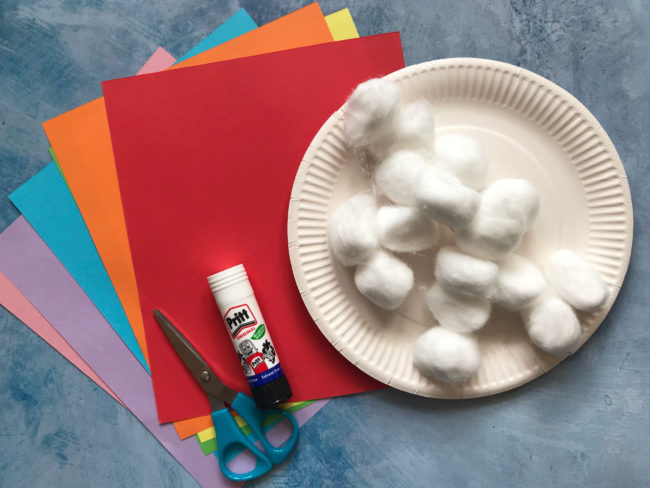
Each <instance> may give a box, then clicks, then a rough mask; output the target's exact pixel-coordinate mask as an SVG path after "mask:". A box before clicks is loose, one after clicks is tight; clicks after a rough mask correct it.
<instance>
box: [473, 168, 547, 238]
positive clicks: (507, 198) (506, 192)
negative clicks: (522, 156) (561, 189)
mask: <svg viewBox="0 0 650 488" xmlns="http://www.w3.org/2000/svg"><path fill="white" fill-rule="evenodd" d="M481 206H483V207H484V208H485V209H486V211H489V213H491V214H492V215H499V216H502V217H509V218H512V219H515V220H519V221H520V222H521V223H522V224H523V226H524V230H528V229H529V228H530V227H531V226H532V225H533V223H534V222H535V219H536V218H537V214H538V213H539V194H538V193H537V190H536V189H535V187H534V186H533V185H532V183H530V182H529V181H527V180H522V179H517V178H504V179H502V180H497V181H495V182H494V183H492V184H491V185H490V186H488V187H487V188H486V189H485V191H484V192H483V193H482V195H481Z"/></svg>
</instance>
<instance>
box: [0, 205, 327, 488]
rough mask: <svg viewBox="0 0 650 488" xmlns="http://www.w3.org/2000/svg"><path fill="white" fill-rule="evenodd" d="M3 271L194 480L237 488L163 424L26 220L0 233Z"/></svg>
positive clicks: (244, 463) (104, 327) (131, 363)
mask: <svg viewBox="0 0 650 488" xmlns="http://www.w3.org/2000/svg"><path fill="white" fill-rule="evenodd" d="M0 271H2V272H3V273H4V274H5V275H6V276H7V277H8V278H9V280H11V282H12V283H13V284H14V285H15V286H16V287H17V288H18V289H19V290H20V291H21V293H22V294H23V295H25V297H26V298H27V299H28V300H29V301H30V302H31V303H32V304H33V305H34V306H35V307H36V308H37V309H38V310H39V311H40V312H41V313H42V314H43V316H44V317H45V318H46V319H47V320H48V321H49V322H50V323H51V324H52V325H53V326H54V327H55V328H56V329H57V330H58V331H59V333H60V334H61V335H62V336H63V338H64V339H65V340H66V341H67V342H68V343H69V344H70V345H71V346H72V347H73V348H74V349H75V350H76V351H77V352H78V353H79V354H80V355H81V356H82V357H83V358H84V359H85V360H86V361H87V362H88V364H89V365H90V367H91V368H92V369H93V370H94V371H95V372H96V373H97V374H98V375H99V376H100V377H101V378H102V379H103V380H104V381H105V382H106V384H108V385H109V387H110V388H111V389H112V390H113V391H114V392H115V394H116V395H117V396H118V397H119V398H120V400H122V401H123V402H124V404H125V405H126V406H127V408H128V409H129V410H131V412H132V413H133V414H134V415H135V416H136V417H137V418H138V419H139V420H140V421H141V422H142V423H143V424H144V425H145V427H146V428H147V429H148V430H149V431H150V432H151V433H152V434H153V435H154V436H155V437H156V439H158V441H159V442H160V443H161V444H162V445H163V446H164V447H165V448H166V449H167V450H168V451H169V452H170V453H171V454H172V455H173V456H174V457H175V458H176V459H177V460H178V461H179V462H180V463H181V465H183V467H184V468H185V469H186V470H187V471H188V472H189V473H190V474H191V475H192V476H193V477H194V479H196V480H197V481H198V482H199V483H200V484H201V485H202V486H204V487H223V486H235V484H234V483H233V482H232V481H230V480H228V479H227V478H225V477H224V476H223V474H222V473H221V471H220V470H219V466H218V463H217V460H216V458H215V457H214V456H204V455H203V453H202V452H201V449H200V447H199V445H198V443H197V442H196V441H195V440H194V439H192V438H190V439H186V440H184V441H181V440H180V439H179V438H178V435H177V434H176V430H175V429H174V427H173V425H172V424H165V425H160V424H158V418H157V415H156V407H155V400H154V395H153V387H152V383H151V378H150V376H149V375H148V374H147V373H146V371H145V370H144V369H143V368H142V367H141V366H140V364H139V363H138V361H137V359H136V358H135V357H134V356H133V354H131V352H130V351H129V349H128V348H127V347H126V346H125V345H124V343H123V342H122V341H121V340H120V338H119V337H118V335H117V334H116V333H115V331H113V329H112V328H111V327H110V326H109V324H108V323H107V322H106V319H104V317H103V316H102V315H101V313H100V312H99V311H98V310H97V308H96V307H95V306H94V305H93V303H92V302H91V301H90V299H89V298H88V297H87V296H86V294H85V293H84V292H83V290H82V289H81V288H80V287H79V285H77V283H76V282H75V281H74V279H73V278H72V276H71V275H70V274H69V273H68V272H67V270H66V269H65V268H64V267H63V265H62V264H61V263H60V262H59V261H58V260H57V258H56V256H55V255H54V254H53V253H52V252H51V251H50V249H49V248H48V247H47V245H46V244H45V243H44V242H43V241H42V240H41V238H40V237H39V236H38V234H36V232H35V231H34V230H33V229H32V227H31V226H30V225H29V224H28V223H27V221H26V220H25V219H24V218H23V217H20V218H18V219H17V220H16V221H15V222H14V223H12V224H11V225H10V226H9V227H8V228H7V229H6V230H5V231H4V232H2V234H0ZM1 298H2V297H0V299H1ZM81 331H83V333H80V332H81ZM325 403H326V401H319V402H315V403H314V404H312V405H309V406H308V407H306V408H304V409H303V410H301V411H299V412H296V418H297V420H298V423H299V424H300V425H302V424H304V422H306V421H307V420H308V419H309V418H310V417H311V416H312V415H313V414H314V413H316V411H318V410H319V409H320V408H321V407H322V406H323V405H324V404H325ZM288 435H289V432H288V430H287V429H286V426H284V424H279V425H278V426H277V427H275V428H274V429H272V430H271V432H270V433H269V436H268V437H269V440H271V442H273V443H275V444H278V443H281V442H282V441H284V440H286V438H287V437H288ZM229 466H230V467H231V469H233V470H234V471H239V472H244V471H247V470H249V469H250V468H251V467H252V466H251V460H250V458H249V457H248V456H246V455H240V456H238V457H237V458H235V459H234V460H233V461H232V462H231V463H229Z"/></svg>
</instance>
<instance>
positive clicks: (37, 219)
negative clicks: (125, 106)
mask: <svg viewBox="0 0 650 488" xmlns="http://www.w3.org/2000/svg"><path fill="white" fill-rule="evenodd" d="M256 27H257V25H256V24H255V22H253V20H252V19H251V18H250V16H249V15H248V13H247V12H246V11H245V10H243V9H242V10H239V11H238V12H237V13H236V14H235V15H233V17H231V18H230V19H228V20H227V21H226V22H224V23H223V24H222V25H220V26H219V27H217V28H216V29H215V30H214V31H213V32H212V33H211V34H210V35H209V36H208V37H206V38H205V39H204V40H203V41H201V42H200V43H199V44H197V45H196V46H195V47H194V48H192V49H191V50H190V51H189V52H188V53H187V54H186V55H185V56H183V58H181V59H186V58H188V57H191V56H195V55H196V54H199V53H200V52H202V51H205V50H207V49H210V48H212V47H215V46H217V45H219V44H221V43H223V42H226V41H229V40H230V39H233V38H235V37H237V36H240V35H242V34H245V33H246V32H248V31H250V30H252V29H255V28H256ZM9 198H10V199H11V201H12V202H13V203H14V205H16V207H18V210H19V211H20V212H21V213H22V214H23V215H24V216H25V218H26V219H27V221H28V222H29V223H30V225H31V226H32V227H33V228H34V230H36V232H37V233H38V234H39V235H40V236H41V238H42V239H43V240H44V241H45V243H46V244H47V245H48V246H49V248H50V249H51V250H52V252H54V254H55V255H56V257H57V258H58V259H59V260H60V261H61V263H62V264H63V266H65V268H66V269H67V270H68V272H69V273H70V274H71V275H72V276H73V277H74V279H75V280H76V281H77V283H78V284H79V286H81V288H82V289H83V290H84V292H86V294H87V295H88V297H89V298H90V299H91V300H92V302H93V303H94V304H95V306H96V307H97V309H98V310H99V311H100V312H101V313H102V315H103V316H104V317H105V318H106V320H107V321H108V322H109V323H110V324H111V327H113V330H115V332H116V333H117V334H118V335H119V336H120V338H121V339H122V341H124V343H125V344H126V345H127V347H128V348H129V349H130V350H131V352H132V353H133V354H134V355H135V357H136V358H137V359H138V361H139V362H140V364H142V366H143V367H144V368H145V369H146V370H147V371H149V367H148V366H147V363H146V361H145V359H144V356H143V354H142V350H141V349H140V346H139V345H138V342H137V341H136V339H135V335H134V334H133V330H132V329H131V325H130V324H129V322H128V319H127V317H126V314H125V313H124V309H123V307H122V304H121V303H120V300H119V298H118V296H117V293H116V292H115V289H114V288H113V284H112V283H111V280H110V278H109V276H108V273H107V272H106V269H105V268H104V264H103V263H102V261H101V258H100V257H99V254H98V253H97V249H96V248H95V244H94V243H93V241H92V238H91V236H90V233H89V232H88V229H87V228H86V224H85V222H84V220H83V217H82V216H81V212H80V211H79V208H78V207H77V204H76V203H75V201H74V198H73V197H72V194H71V193H70V190H69V189H68V186H67V185H66V183H65V180H64V177H63V176H62V175H61V173H59V171H58V169H57V167H56V165H55V163H50V164H48V165H47V166H46V167H45V168H44V169H43V170H41V171H40V172H39V173H38V174H36V175H35V176H34V177H33V178H31V179H30V180H29V181H27V182H26V183H25V184H23V185H22V186H21V187H20V188H18V189H17V190H16V191H14V192H13V193H12V194H11V195H10V196H9Z"/></svg>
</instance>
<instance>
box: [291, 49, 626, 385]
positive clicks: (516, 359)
mask: <svg viewBox="0 0 650 488" xmlns="http://www.w3.org/2000/svg"><path fill="white" fill-rule="evenodd" d="M387 78H388V79H390V80H393V81H396V82H398V83H399V84H400V86H401V88H402V93H403V95H404V100H405V101H406V102H408V101H412V100H416V99H418V98H425V99H427V100H428V101H430V102H431V103H432V104H433V107H434V109H435V114H436V126H437V130H438V133H444V132H446V131H456V132H462V133H465V134H467V135H471V136H472V137H475V138H476V139H478V140H480V141H481V142H482V143H483V144H484V145H485V147H486V148H487V151H488V153H489V156H490V171H489V174H488V179H489V181H493V180H496V179H499V178H503V177H520V178H526V179H528V180H530V181H531V182H532V183H533V184H534V185H535V186H536V187H537V189H538V191H539V193H540V197H541V210H540V215H539V218H538V220H537V222H536V223H535V225H534V226H533V229H532V230H531V231H529V232H528V233H527V235H526V236H525V238H524V241H523V243H522V246H521V247H520V248H519V250H518V253H519V254H521V255H522V256H525V257H526V258H528V259H530V260H531V261H533V262H534V263H535V264H537V265H538V266H543V263H544V261H545V258H546V257H547V256H548V254H549V253H550V252H552V251H554V250H556V249H559V248H571V249H573V250H575V251H576V252H578V253H579V254H581V255H583V256H585V257H586V258H587V259H588V260H589V262H590V263H591V264H592V265H593V266H594V267H595V268H596V269H597V270H598V271H599V272H600V273H601V274H602V276H603V277H604V279H605V280H606V282H607V283H608V284H609V287H610V290H611V296H610V299H609V302H608V303H607V306H606V307H605V308H604V309H603V310H602V311H600V312H597V313H592V314H581V315H580V319H581V323H582V337H581V341H580V344H581V345H582V344H583V343H584V342H585V341H586V340H587V339H588V338H589V337H590V336H591V334H593V333H594V331H595V330H596V329H597V328H598V326H599V325H600V323H601V322H602V320H603V319H604V317H605V315H607V312H608V311H609V309H610V308H611V306H612V303H613V302H614V300H615V298H616V295H617V294H618V290H619V288H620V286H621V283H622V281H623V278H624V276H625V272H626V270H627V265H628V261H629V257H630V249H631V246H632V203H631V199H630V190H629V187H628V184H627V179H626V176H625V171H624V170H623V166H622V164H621V160H620V158H619V157H618V154H617V153H616V150H615V149H614V146H613V145H612V142H611V141H610V139H609V137H608V136H607V134H606V133H605V131H604V130H603V129H602V127H601V126H600V125H599V124H598V122H597V121H596V119H595V118H594V117H593V115H591V113H589V111H588V110H587V109H586V108H585V107H584V106H583V105H582V104H581V103H580V102H579V101H578V100H576V99H575V98H574V97H573V96H571V95H570V94H569V93H567V92H566V91H564V90H563V89H562V88H560V87H558V86H557V85H555V84H554V83H552V82H550V81H548V80H546V79H544V78H542V77H541V76H538V75H536V74H534V73H531V72H530V71H526V70H525V69H522V68H518V67H516V66H512V65H510V64H505V63H500V62H496V61H489V60H484V59H472V58H453V59H443V60H438V61H431V62H427V63H422V64H419V65H415V66H409V67H408V68H404V69H402V70H400V71H397V72H395V73H392V74H390V75H388V76H387ZM344 109H345V107H342V109H340V110H338V111H337V112H336V113H334V114H333V115H332V116H331V117H330V118H329V120H328V121H327V122H326V123H325V124H324V125H323V127H322V128H321V130H320V131H319V132H318V134H317V135H316V137H315V138H314V140H313V141H312V143H311V145H310V146H309V149H308V150H307V153H306V154H305V157H304V160H303V161H302V164H301V165H300V168H299V169H298V173H297V175H296V179H295V182H294V186H293V191H292V194H291V203H290V205H289V219H288V234H289V253H290V256H291V264H292V267H293V272H294V276H295V279H296V283H297V284H298V288H299V290H300V292H301V294H302V297H303V300H304V302H305V305H306V306H307V309H308V310H309V312H310V314H311V316H312V317H313V319H314V321H315V322H316V324H317V325H318V327H319V328H320V330H321V332H322V333H323V334H325V337H327V339H328V340H329V341H330V342H331V343H332V344H333V345H334V347H336V348H337V349H338V350H339V351H340V352H341V354H343V355H344V356H345V357H346V358H347V359H348V360H350V361H351V362H352V363H354V364H355V365H356V366H357V367H359V368H360V369H361V370H363V371H365V372H366V373H367V374H369V375H370V376H373V377H375V378H376V379H378V380H379V381H381V382H383V383H386V384H388V385H390V386H393V387H395V388H399V389H401V390H404V391H408V392H411V393H415V394H418V395H423V396H429V397H437V398H469V397H478V396H483V395H490V394H494V393H498V392H502V391H505V390H508V389H510V388H514V387H516V386H519V385H522V384H524V383H526V382H528V381H530V380H532V379H534V378H536V377H537V376H539V375H541V374H542V373H544V372H545V371H548V370H549V369H550V368H552V367H553V366H555V365H556V364H558V363H559V362H560V361H561V358H556V357H553V356H550V355H548V354H545V353H543V352H541V351H539V350H538V349H537V348H535V347H534V346H533V345H532V344H531V343H530V341H529V339H528V338H527V335H526V333H525V330H524V328H523V325H522V322H521V319H520V317H519V315H518V314H515V313H508V312H505V311H501V310H498V309H495V311H494V312H493V315H492V318H491V319H490V322H488V324H487V325H486V326H485V327H484V328H483V329H482V330H481V331H480V333H479V339H480V346H481V351H482V354H483V358H482V363H481V367H480V370H479V371H478V373H477V374H476V375H475V376H474V377H473V378H472V379H470V380H469V381H468V382H467V383H464V384H462V385H456V386H450V385H446V384H443V383H438V382H435V381H432V380H430V379H428V378H426V377H424V376H423V375H422V374H420V372H419V371H418V370H417V368H415V367H414V366H413V362H412V353H411V346H412V345H413V342H414V341H415V339H416V338H417V337H418V336H419V335H420V334H422V333H423V332H424V331H425V330H427V329H428V328H429V327H431V326H432V325H433V324H434V322H433V317H432V316H431V314H430V312H428V310H427V309H426V306H425V304H424V299H423V294H424V290H425V289H426V287H427V286H428V285H429V284H430V283H431V282H432V281H433V253H429V254H423V255H421V256H416V257H412V258H411V259H408V262H409V264H411V265H412V267H413V268H414V271H415V275H416V289H414V290H413V291H412V292H411V294H410V295H409V297H408V298H407V301H406V303H405V304H404V305H403V306H402V307H401V308H400V309H398V311H397V312H395V313H387V312H384V311H381V310H380V309H378V308H377V307H375V306H373V305H372V304H371V303H370V302H369V301H368V300H366V299H365V298H364V297H363V296H362V295H361V294H360V293H359V292H358V291H357V290H356V288H355V286H354V279H353V276H354V270H353V269H349V268H344V267H343V266H341V265H340V264H339V263H338V261H336V260H335V259H334V258H333V255H332V254H331V252H330V250H329V247H328V242H327V233H326V229H327V220H328V216H329V215H330V213H331V212H332V211H333V210H334V209H336V207H337V206H338V205H339V204H340V203H341V202H342V201H344V200H345V199H347V198H349V197H350V196H352V195H354V194H356V193H358V192H359V191H362V190H364V189H368V188H370V182H369V180H368V178H367V176H366V175H364V174H363V172H362V171H361V169H360V165H359V163H358V161H357V160H356V159H355V157H354V156H353V154H352V153H351V151H350V150H349V149H348V148H347V147H346V144H345V138H344V135H343V132H342V117H343V110H344Z"/></svg>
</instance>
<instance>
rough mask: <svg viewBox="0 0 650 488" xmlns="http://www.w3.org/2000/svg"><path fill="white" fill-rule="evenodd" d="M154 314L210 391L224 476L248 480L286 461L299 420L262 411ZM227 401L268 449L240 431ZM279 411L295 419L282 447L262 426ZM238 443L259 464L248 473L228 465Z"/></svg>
mask: <svg viewBox="0 0 650 488" xmlns="http://www.w3.org/2000/svg"><path fill="white" fill-rule="evenodd" d="M153 314H154V317H155V318H156V320H157V321H158V324H160V327H161V328H162V330H163V332H164V333H165V335H166V336H167V338H168V339H169V342H171V344H172V346H173V347H174V349H175V350H176V353H177V354H178V355H179V356H180V358H181V360H182V361H183V363H184V364H185V366H187V369H189V370H190V373H192V376H194V379H196V381H198V382H199V384H200V385H201V387H202V388H203V390H204V391H205V392H206V393H207V395H208V399H209V400H210V408H211V409H212V422H213V423H214V430H215V432H216V434H217V441H218V443H219V449H218V450H217V452H216V453H215V455H216V456H217V459H218V460H219V466H220V468H221V471H222V472H223V474H224V475H226V476H227V477H228V478H230V479H231V480H233V481H248V480H252V479H254V478H257V477H259V476H262V475H263V474H265V473H267V472H268V471H269V470H270V469H271V468H272V467H273V465H274V464H278V463H280V462H282V461H283V460H284V459H285V458H286V457H287V456H288V455H289V453H290V452H291V451H292V450H293V448H294V447H295V445H296V441H297V440H298V430H299V429H298V422H297V421H296V419H295V417H294V416H293V415H292V414H291V413H289V412H286V411H284V410H259V409H258V408H257V405H255V402H254V401H253V399H251V398H250V397H249V396H247V395H245V394H244V393H240V392H236V391H234V390H231V389H230V388H228V387H227V386H226V385H224V384H223V382H222V381H221V380H220V379H219V377H218V376H217V375H216V374H215V373H214V372H213V371H212V369H211V368H210V366H208V363H207V362H205V360H204V359H203V358H202V357H201V355H200V354H199V353H198V352H197V350H196V349H194V347H193V346H192V344H190V342H189V341H188V340H187V338H185V336H183V334H181V333H180V331H179V330H178V329H177V328H176V327H175V326H174V324H172V322H171V321H170V320H169V319H168V318H167V317H165V315H163V314H162V313H161V312H160V311H159V310H154V312H153ZM224 402H227V403H229V404H230V406H231V407H232V409H233V410H234V411H235V412H237V413H238V414H239V415H241V417H242V418H243V419H244V420H245V421H246V423H247V424H248V425H249V426H250V428H251V429H252V430H253V432H254V433H255V434H256V435H257V438H258V439H259V440H260V442H261V443H262V446H263V448H264V451H266V453H264V452H262V451H261V450H260V449H258V448H257V446H255V444H253V442H252V441H251V440H250V439H249V438H248V437H247V436H246V435H245V434H244V433H243V432H242V431H241V430H240V428H239V427H238V426H237V423H236V422H235V419H234V418H233V417H232V415H231V414H230V412H229V411H228V409H227V408H226V406H225V404H224ZM273 414H277V415H281V416H283V417H285V418H286V419H288V420H289V421H290V422H291V425H292V428H293V433H292V434H291V437H290V438H289V440H288V441H287V442H285V443H284V444H283V445H282V446H280V447H275V446H273V445H272V444H271V443H270V442H269V441H268V439H267V438H266V436H265V435H264V430H263V428H262V423H263V421H264V420H265V419H266V418H267V417H269V416H270V415H273ZM235 446H243V447H244V448H246V449H248V450H249V451H251V452H252V453H253V455H254V456H255V458H256V461H257V462H256V464H255V467H254V468H253V469H252V470H251V471H249V472H247V473H241V474H240V473H235V472H233V471H231V470H230V469H229V468H228V466H226V458H225V456H226V452H227V451H228V449H230V448H233V447H235Z"/></svg>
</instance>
